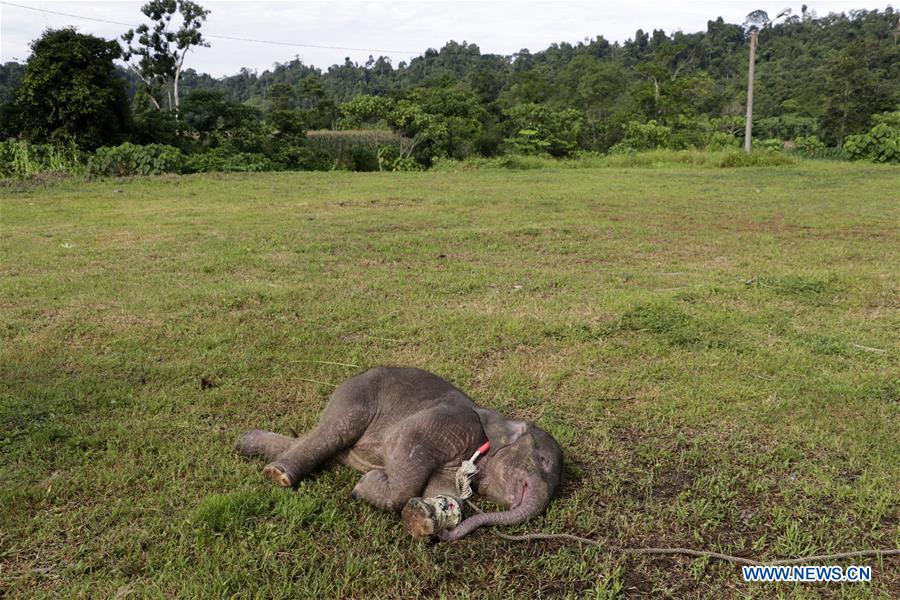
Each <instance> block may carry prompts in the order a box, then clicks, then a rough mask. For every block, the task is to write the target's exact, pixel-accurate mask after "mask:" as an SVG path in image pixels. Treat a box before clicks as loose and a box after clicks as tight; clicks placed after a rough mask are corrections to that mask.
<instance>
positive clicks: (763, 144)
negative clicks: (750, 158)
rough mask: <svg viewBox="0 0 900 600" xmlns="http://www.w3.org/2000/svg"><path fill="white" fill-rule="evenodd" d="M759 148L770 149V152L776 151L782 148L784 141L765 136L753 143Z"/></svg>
mask: <svg viewBox="0 0 900 600" xmlns="http://www.w3.org/2000/svg"><path fill="white" fill-rule="evenodd" d="M753 145H754V146H756V148H757V149H759V150H770V151H772V152H777V151H779V150H782V149H784V141H783V140H779V139H778V138H767V139H764V140H758V141H756V142H754V144H753Z"/></svg>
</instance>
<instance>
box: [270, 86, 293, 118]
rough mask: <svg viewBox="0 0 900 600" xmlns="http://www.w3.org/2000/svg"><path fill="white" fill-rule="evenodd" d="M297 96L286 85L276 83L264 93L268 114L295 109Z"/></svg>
mask: <svg viewBox="0 0 900 600" xmlns="http://www.w3.org/2000/svg"><path fill="white" fill-rule="evenodd" d="M296 101H297V96H296V94H295V93H294V88H292V87H291V86H290V84H287V83H276V84H273V85H272V86H271V87H269V90H268V92H267V93H266V108H267V109H268V111H269V112H274V111H278V110H292V109H294V108H296Z"/></svg>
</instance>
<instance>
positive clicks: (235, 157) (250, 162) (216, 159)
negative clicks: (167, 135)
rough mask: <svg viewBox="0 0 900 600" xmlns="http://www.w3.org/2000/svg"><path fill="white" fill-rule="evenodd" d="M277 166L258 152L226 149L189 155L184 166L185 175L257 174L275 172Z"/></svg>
mask: <svg viewBox="0 0 900 600" xmlns="http://www.w3.org/2000/svg"><path fill="white" fill-rule="evenodd" d="M277 170H278V165H277V164H276V163H275V162H273V161H272V160H271V159H269V158H268V157H267V156H266V155H264V154H260V153H258V152H233V151H230V150H229V149H227V148H213V149H212V150H209V151H208V152H204V153H202V154H191V155H189V156H188V157H187V159H186V160H185V164H184V171H185V172H187V173H209V172H214V171H220V172H239V173H258V172H261V171H277Z"/></svg>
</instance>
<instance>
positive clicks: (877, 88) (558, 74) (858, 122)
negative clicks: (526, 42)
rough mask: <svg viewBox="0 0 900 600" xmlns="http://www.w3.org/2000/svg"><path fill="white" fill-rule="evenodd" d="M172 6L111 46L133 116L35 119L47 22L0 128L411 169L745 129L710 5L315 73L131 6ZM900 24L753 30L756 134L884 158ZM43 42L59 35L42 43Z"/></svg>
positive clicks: (201, 13)
mask: <svg viewBox="0 0 900 600" xmlns="http://www.w3.org/2000/svg"><path fill="white" fill-rule="evenodd" d="M176 10H180V11H182V12H183V11H184V10H187V11H188V12H189V16H191V18H192V19H193V29H192V30H191V31H185V32H182V33H183V36H182V37H178V36H177V35H176V37H173V38H172V39H171V40H167V39H157V38H154V37H153V31H154V30H153V29H152V28H149V27H148V26H143V29H141V28H140V27H139V28H138V29H136V30H134V32H129V34H131V35H129V34H126V36H125V39H126V41H128V42H129V47H128V49H127V51H126V56H139V57H141V61H142V66H141V68H139V69H136V70H125V69H120V75H122V77H123V78H124V79H125V80H126V81H127V82H128V89H129V91H130V94H131V97H132V101H131V111H130V118H129V115H128V111H127V110H126V111H124V112H123V111H122V109H121V105H120V104H116V105H115V107H113V105H111V104H106V105H104V106H108V107H109V108H107V109H103V110H101V112H102V114H104V115H113V118H112V119H107V120H100V121H98V120H96V119H94V120H93V121H92V120H91V119H90V118H86V119H84V120H81V121H78V120H73V119H69V120H68V121H63V122H59V121H54V120H53V119H49V120H48V119H46V118H44V116H45V115H46V114H48V112H47V111H48V110H49V111H51V112H50V114H53V115H58V114H62V113H58V112H52V108H48V107H41V106H40V105H39V103H38V99H41V98H53V97H57V98H63V97H67V96H66V95H67V94H70V93H71V90H72V89H77V88H76V87H74V86H79V85H83V82H81V81H80V80H79V81H77V82H75V81H70V80H68V79H66V78H65V77H58V76H53V77H51V75H50V74H52V73H57V72H63V73H64V72H65V66H66V65H65V64H63V63H64V61H66V60H68V59H70V58H71V57H70V56H69V54H71V52H72V51H71V50H66V49H63V48H61V47H59V46H58V44H51V42H53V40H55V39H56V38H57V37H58V36H79V34H76V33H75V32H74V31H73V30H62V31H57V32H54V31H48V32H45V34H44V37H42V38H41V39H40V40H38V41H36V42H35V49H36V52H35V55H34V56H32V58H31V59H29V63H28V65H27V66H26V68H25V69H24V71H23V69H22V68H21V65H18V64H16V63H7V64H6V65H3V66H2V68H0V103H2V104H0V136H3V137H13V136H24V137H25V138H26V139H28V140H29V141H34V142H43V141H47V140H56V139H68V138H72V137H77V139H78V143H79V145H81V146H83V147H89V148H93V147H96V146H99V145H102V144H106V145H109V144H110V142H116V141H121V140H122V139H124V138H123V133H124V128H125V127H126V126H127V127H129V131H128V140H129V141H131V142H133V143H135V144H159V145H165V146H171V147H174V148H177V149H178V150H179V151H180V152H181V153H182V154H183V155H184V156H185V157H186V158H185V162H184V165H183V166H182V167H181V168H180V170H209V169H223V170H263V169H334V168H340V169H354V170H375V169H380V170H408V169H414V168H423V167H428V166H431V165H432V163H433V162H434V160H435V159H446V158H452V159H463V158H468V157H473V156H481V157H493V156H499V155H503V154H514V155H520V156H528V155H531V156H537V155H549V156H552V157H571V156H572V155H574V154H576V153H579V152H585V151H587V152H599V153H632V152H642V151H651V150H656V149H671V150H689V149H695V148H700V149H709V150H729V149H732V148H737V147H739V146H740V145H741V143H742V141H743V140H742V136H743V129H744V118H743V111H744V105H745V101H746V98H745V94H746V92H745V88H746V71H747V60H748V53H747V39H748V32H747V30H746V29H745V28H744V27H742V26H740V25H735V24H730V23H725V22H724V21H723V20H722V19H721V18H719V19H716V20H714V21H709V22H708V24H707V28H706V31H702V32H697V33H682V32H676V33H674V34H671V35H667V34H666V33H665V32H663V31H659V30H657V31H653V32H652V33H646V32H644V31H642V30H638V31H637V32H636V33H635V36H634V38H632V39H629V40H627V41H626V42H624V43H621V44H620V43H610V42H608V41H607V40H605V39H604V38H603V37H602V36H601V37H597V38H595V39H592V40H586V41H584V42H579V43H578V44H568V43H560V44H554V45H552V46H551V47H550V48H547V49H546V50H544V51H541V52H536V53H533V54H532V53H531V52H529V51H528V50H522V51H520V52H518V53H516V54H515V55H512V56H499V55H493V54H482V53H481V51H480V49H479V48H478V46H476V45H474V44H469V43H466V42H463V43H461V44H460V43H457V42H449V43H447V44H446V45H445V46H444V47H443V48H441V49H440V50H434V49H429V50H427V51H426V52H425V53H424V54H423V55H421V56H418V57H416V58H414V59H412V60H411V61H409V62H408V63H407V62H401V63H399V64H398V65H396V66H395V65H393V64H392V63H391V61H390V59H388V58H386V57H379V58H377V59H376V58H374V57H370V59H369V60H368V61H367V62H366V63H365V64H363V65H359V64H356V63H353V62H351V61H350V60H349V59H348V60H346V61H345V62H344V63H343V64H339V65H333V66H332V67H330V68H328V69H327V70H325V71H322V70H320V69H317V68H315V67H312V66H309V65H305V64H303V63H302V62H301V61H299V60H293V61H291V62H288V63H285V64H280V65H276V67H275V68H274V69H272V70H271V71H265V72H263V73H261V74H257V73H255V72H251V71H249V70H247V69H243V70H241V72H240V73H239V74H237V75H234V76H231V77H225V78H221V79H214V78H212V77H209V76H208V75H203V74H198V73H196V72H195V71H193V70H191V69H189V68H184V69H182V64H181V62H180V61H181V60H183V58H184V55H185V53H184V52H183V51H182V52H181V54H179V49H181V50H183V49H184V48H185V47H189V46H190V45H191V44H198V43H199V44H202V43H204V42H203V40H202V38H201V37H200V36H199V31H198V29H199V26H200V22H201V21H202V19H203V18H205V16H206V14H207V11H205V9H203V8H202V7H200V6H199V5H196V4H195V3H192V2H188V1H184V2H178V1H176V0H154V1H153V2H150V3H149V4H147V5H145V6H144V9H143V11H144V14H145V16H147V17H148V18H149V19H150V20H151V22H154V21H155V22H157V23H159V22H160V21H159V19H160V18H163V19H164V17H165V14H172V13H174V11H176ZM164 13H165V14H164ZM141 32H143V34H141ZM898 32H900V13H898V12H897V11H895V10H894V9H892V8H890V7H889V8H886V9H885V10H883V11H878V10H872V11H866V10H859V11H851V12H850V13H849V14H846V15H845V14H840V15H837V14H830V15H828V16H825V17H818V16H816V15H815V14H814V13H812V12H811V11H807V10H806V8H805V7H804V10H803V12H802V14H801V15H799V16H794V17H790V18H789V19H787V20H786V21H782V22H780V23H779V24H777V25H775V26H773V27H767V28H765V29H763V30H762V31H761V32H760V33H759V50H758V53H757V85H756V94H755V112H754V134H755V138H754V144H753V145H754V148H755V149H758V150H781V149H782V148H783V147H786V148H788V149H793V150H794V151H795V152H797V153H800V154H803V155H805V156H811V157H829V158H836V157H843V156H848V157H852V158H863V159H867V160H874V161H879V162H896V160H897V158H896V157H897V152H896V150H895V145H896V140H897V138H896V131H897V129H896V126H895V121H896V119H895V117H891V116H890V115H891V114H897V113H896V112H894V111H897V110H898V108H900V43H898V35H900V33H898ZM140 35H143V36H144V37H145V38H147V39H143V40H141V39H139V38H140ZM179 35H180V34H179ZM82 38H84V39H82ZM88 38H90V39H93V40H96V41H97V42H99V43H100V44H101V46H100V47H101V48H105V49H106V50H105V51H106V52H107V53H108V55H104V56H103V60H102V61H101V62H103V65H105V66H104V69H105V70H104V69H100V68H99V66H98V67H97V72H98V73H107V74H108V73H109V72H110V68H111V67H110V64H111V60H112V58H115V57H116V56H118V50H117V47H116V45H115V44H114V43H112V42H104V41H102V40H98V39H97V38H91V36H80V37H78V38H77V39H78V40H79V43H85V40H86V39H88ZM182 38H183V39H182ZM139 42H140V43H143V44H144V46H143V47H144V49H145V50H146V52H144V53H143V54H141V52H140V51H138V49H137V47H136V46H135V44H138V43H139ZM157 42H159V43H157ZM163 42H167V43H168V46H166V44H165V43H163ZM103 44H105V45H103ZM147 44H149V46H148V45H147ZM154 44H155V46H154ZM47 46H50V47H52V48H56V50H55V51H54V53H51V54H50V58H49V59H48V58H47V54H48V53H47V52H46V51H43V49H44V48H45V47H47ZM157 46H158V47H157ZM151 47H154V48H156V49H155V50H153V52H151V51H150V48H151ZM38 49H42V52H41V53H40V55H39V53H38V52H37V50H38ZM151 58H152V60H151ZM95 62H96V61H95ZM92 64H93V63H92ZM97 64H98V65H99V63H97ZM154 65H155V66H154ZM176 67H177V69H176ZM173 69H174V70H173ZM154 74H156V75H155V79H154V78H153V77H151V76H154ZM176 74H177V77H178V79H179V80H180V85H181V90H180V91H178V90H177V89H176V87H175V85H174V82H175V79H174V78H175V77H176ZM101 79H102V78H101ZM113 79H115V78H113ZM38 83H42V84H44V85H46V86H49V88H48V91H47V93H44V94H36V93H34V92H33V91H31V90H33V89H34V88H35V86H36V85H37V84H38ZM101 83H102V84H103V85H106V87H107V89H109V90H111V91H110V92H109V94H108V95H107V96H102V95H99V94H96V93H91V94H83V93H80V94H77V99H78V100H79V101H81V100H83V99H85V98H86V99H88V100H90V102H91V103H93V104H90V106H88V107H85V111H86V114H88V115H91V114H97V111H98V110H100V109H97V108H96V107H94V104H96V103H97V102H99V100H100V99H101V98H109V99H112V98H117V99H118V98H119V96H117V95H116V94H117V92H116V93H113V91H112V90H114V89H119V88H118V87H116V86H118V85H120V80H118V79H116V80H115V82H111V80H110V79H109V78H107V79H102V81H101ZM101 87H102V86H101ZM51 88H52V89H51ZM13 90H15V91H14V92H13ZM54 94H55V96H54ZM26 98H30V99H32V100H31V101H32V104H31V105H28V104H26V103H25V102H26V101H25V99H26ZM117 101H118V100H117ZM79 106H80V105H79V103H78V102H75V103H74V105H73V106H72V107H67V108H72V109H75V108H78V107H79ZM91 107H93V108H91ZM91 110H93V111H94V112H91ZM104 111H105V112H104ZM878 115H883V116H878ZM92 127H95V129H92ZM104 128H105V129H104ZM870 128H871V129H870ZM342 131H348V132H351V131H352V132H356V133H353V134H349V133H348V134H343V135H342V134H340V133H339V132H342ZM329 132H330V133H329ZM365 132H369V133H365ZM123 152H125V151H123ZM735 160H737V159H735Z"/></svg>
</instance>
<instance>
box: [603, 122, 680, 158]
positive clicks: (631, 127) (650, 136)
mask: <svg viewBox="0 0 900 600" xmlns="http://www.w3.org/2000/svg"><path fill="white" fill-rule="evenodd" d="M671 139H672V128H671V127H666V126H665V125H660V124H659V123H657V122H656V121H655V120H652V119H651V120H650V121H647V122H646V123H641V122H640V121H629V122H628V125H626V126H625V137H624V138H622V141H621V142H619V143H618V144H616V145H615V146H613V147H612V148H611V149H610V152H612V153H620V152H634V151H640V150H654V149H656V148H668V147H669V144H670V143H671Z"/></svg>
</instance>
